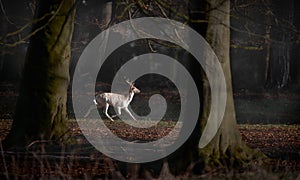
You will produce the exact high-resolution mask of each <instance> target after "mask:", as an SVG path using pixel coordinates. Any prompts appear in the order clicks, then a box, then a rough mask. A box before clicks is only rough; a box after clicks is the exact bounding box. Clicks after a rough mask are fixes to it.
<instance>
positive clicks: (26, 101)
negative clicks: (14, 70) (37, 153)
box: [4, 0, 75, 147]
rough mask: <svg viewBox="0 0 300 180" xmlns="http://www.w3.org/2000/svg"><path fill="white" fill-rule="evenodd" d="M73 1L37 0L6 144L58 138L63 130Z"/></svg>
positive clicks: (64, 129) (63, 132)
mask: <svg viewBox="0 0 300 180" xmlns="http://www.w3.org/2000/svg"><path fill="white" fill-rule="evenodd" d="M74 8H75V1H74V0H63V1H62V0H60V1H59V0H40V1H39V5H38V7H37V11H36V17H35V18H41V17H43V20H42V21H40V22H39V23H37V24H36V25H35V27H34V28H33V32H36V33H35V35H34V36H33V37H32V38H31V41H30V45H29V48H28V52H27V57H26V62H25V67H24V71H23V79H22V82H21V89H20V95H19V97H18V102H17V107H16V113H15V118H14V121H13V125H12V129H11V132H10V134H9V135H8V137H7V138H6V139H5V142H4V144H5V146H6V147H15V146H19V147H20V146H21V147H22V146H25V145H26V144H28V143H29V142H31V141H33V140H38V139H41V138H42V139H46V140H58V139H60V138H62V137H63V136H64V135H65V133H66V132H67V124H66V120H67V111H66V101H67V88H68V84H69V63H70V56H71V49H70V45H71V39H72V34H73V26H74V16H75V9H74Z"/></svg>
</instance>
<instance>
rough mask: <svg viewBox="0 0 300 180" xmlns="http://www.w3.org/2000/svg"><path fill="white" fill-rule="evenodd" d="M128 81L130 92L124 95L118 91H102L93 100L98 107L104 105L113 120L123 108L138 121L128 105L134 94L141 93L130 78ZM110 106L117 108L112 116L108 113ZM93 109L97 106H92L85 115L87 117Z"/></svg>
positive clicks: (106, 112) (105, 110)
mask: <svg viewBox="0 0 300 180" xmlns="http://www.w3.org/2000/svg"><path fill="white" fill-rule="evenodd" d="M126 82H127V83H128V84H129V85H130V89H129V93H128V94H126V95H123V94H117V93H102V94H98V95H96V97H95V99H94V100H93V101H94V104H95V105H96V106H97V108H103V107H104V113H105V115H106V116H107V117H108V118H109V119H110V120H111V121H114V120H113V118H114V117H116V116H120V115H121V109H123V110H125V111H126V112H127V113H128V114H129V115H130V117H131V118H132V119H133V120H135V121H136V119H135V118H134V116H133V115H132V114H131V112H130V111H129V109H128V105H129V104H130V102H131V101H132V99H133V96H134V94H137V93H140V90H139V89H138V88H136V87H135V86H134V83H133V82H129V81H128V80H126ZM109 106H113V107H115V108H117V114H115V115H113V116H110V115H109V114H108V108H109ZM92 109H95V107H94V106H93V107H91V108H90V109H89V110H88V112H87V113H86V115H85V116H84V117H87V116H88V115H89V114H90V112H91V110H92Z"/></svg>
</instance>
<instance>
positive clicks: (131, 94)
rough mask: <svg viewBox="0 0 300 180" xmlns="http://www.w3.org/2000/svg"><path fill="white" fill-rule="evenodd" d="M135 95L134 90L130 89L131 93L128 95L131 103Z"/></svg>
mask: <svg viewBox="0 0 300 180" xmlns="http://www.w3.org/2000/svg"><path fill="white" fill-rule="evenodd" d="M133 96H134V92H132V91H129V94H128V97H127V99H128V102H129V103H130V102H131V101H132V99H133Z"/></svg>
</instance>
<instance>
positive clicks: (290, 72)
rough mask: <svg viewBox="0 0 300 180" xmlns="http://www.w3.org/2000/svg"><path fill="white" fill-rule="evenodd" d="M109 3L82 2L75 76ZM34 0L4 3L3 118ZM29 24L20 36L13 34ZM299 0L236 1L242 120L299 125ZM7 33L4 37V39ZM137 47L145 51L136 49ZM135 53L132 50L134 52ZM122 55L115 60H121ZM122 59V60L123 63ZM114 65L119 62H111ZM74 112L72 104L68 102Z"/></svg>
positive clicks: (235, 65) (10, 108)
mask: <svg viewBox="0 0 300 180" xmlns="http://www.w3.org/2000/svg"><path fill="white" fill-rule="evenodd" d="M107 3H109V1H107V2H106V1H96V0H87V1H82V2H80V3H78V8H77V14H76V23H75V32H74V36H73V41H72V53H73V54H72V61H71V66H70V74H71V76H72V73H73V70H74V69H75V66H76V62H77V61H78V59H79V56H80V54H81V53H82V51H83V49H84V48H85V47H86V46H87V44H88V43H89V41H91V40H92V39H93V38H94V37H95V36H96V35H97V34H99V33H100V32H101V31H102V30H103V29H104V28H105V27H102V26H101V22H102V20H103V19H104V18H105V8H106V7H107ZM34 6H35V1H32V0H24V1H17V0H10V1H8V0H2V1H1V12H0V13H1V16H0V22H1V28H0V36H1V43H8V44H10V43H14V42H21V43H20V44H18V45H14V46H12V47H10V46H5V45H1V46H0V100H1V104H0V118H1V119H12V118H13V114H14V108H15V104H16V100H17V95H18V85H19V81H20V78H21V74H22V68H23V64H24V61H25V56H26V50H27V46H28V42H29V39H24V41H20V40H22V38H24V37H26V35H28V33H29V32H30V30H31V26H30V25H29V26H28V27H25V26H24V25H25V24H28V23H29V22H31V21H32V19H33V11H32V10H33V9H34V8H33V7H34ZM22 27H25V28H24V30H23V31H22V33H19V34H18V35H17V36H9V37H5V36H7V35H8V33H11V32H15V31H16V30H17V29H20V28H22ZM299 29H300V2H299V1H297V0H287V1H280V0H273V1H270V2H268V1H263V0H260V1H233V2H232V9H231V68H232V77H233V89H234V98H235V105H236V115H237V121H238V123H241V124H242V123H250V124H279V123H280V124H299V123H300V60H299V59H300V51H299V49H300V45H299V42H300V35H299ZM3 37H5V38H3ZM134 51H142V50H138V49H135V50H134ZM131 52H132V51H131ZM123 53H126V51H123V52H122V53H117V54H116V55H115V57H114V58H119V59H122V57H123V56H124V54H123ZM120 62H121V61H120ZM108 66H110V67H111V69H114V68H115V67H116V66H119V65H118V64H116V63H114V64H108ZM69 115H70V117H72V106H71V103H70V102H69Z"/></svg>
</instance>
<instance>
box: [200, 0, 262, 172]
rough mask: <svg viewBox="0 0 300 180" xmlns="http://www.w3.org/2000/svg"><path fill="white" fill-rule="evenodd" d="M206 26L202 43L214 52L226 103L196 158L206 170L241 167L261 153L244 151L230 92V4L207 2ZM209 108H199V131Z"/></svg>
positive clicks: (205, 85) (218, 0) (206, 91)
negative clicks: (215, 128)
mask: <svg viewBox="0 0 300 180" xmlns="http://www.w3.org/2000/svg"><path fill="white" fill-rule="evenodd" d="M207 12H208V14H207V15H208V24H207V31H206V40H207V41H208V43H209V44H210V45H211V47H212V49H213V50H214V51H215V53H216V55H217V57H218V59H219V61H220V63H221V66H222V68H223V72H224V75H225V80H226V85H227V102H226V108H225V113H224V117H223V121H222V124H221V126H220V128H219V130H218V132H217V134H216V136H215V137H214V139H213V140H212V141H211V142H210V143H209V144H208V145H207V146H206V147H205V148H203V149H199V151H200V159H203V160H204V162H205V166H204V168H209V167H216V166H222V167H224V166H225V167H242V166H244V165H245V164H246V163H247V162H250V161H251V160H252V159H254V158H257V157H258V156H261V155H262V154H261V153H259V152H257V151H255V150H252V149H250V148H248V146H246V145H245V143H244V142H243V141H242V139H241V135H240V133H239V130H238V127H237V123H236V116H235V107H234V100H233V91H232V78H231V68H230V1H229V0H225V1H224V0H209V1H208V9H207ZM203 81H204V83H203V91H204V94H206V96H203V101H204V104H205V105H207V104H209V103H210V102H209V101H210V96H211V94H210V93H209V84H208V82H207V79H203ZM207 107H209V106H206V108H205V109H203V114H202V119H201V129H203V128H204V127H203V126H204V125H205V123H206V120H207V118H208V115H209V111H210V110H209V108H207Z"/></svg>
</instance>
